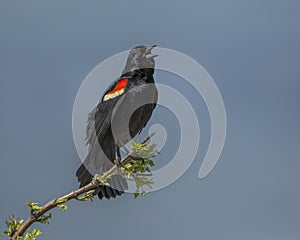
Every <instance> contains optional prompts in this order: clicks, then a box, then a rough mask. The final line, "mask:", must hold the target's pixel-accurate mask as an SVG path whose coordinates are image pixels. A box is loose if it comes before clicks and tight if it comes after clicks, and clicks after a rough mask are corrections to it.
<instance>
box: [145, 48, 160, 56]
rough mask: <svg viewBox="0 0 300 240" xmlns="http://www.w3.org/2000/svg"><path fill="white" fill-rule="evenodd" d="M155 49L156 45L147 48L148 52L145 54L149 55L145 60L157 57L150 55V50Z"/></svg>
mask: <svg viewBox="0 0 300 240" xmlns="http://www.w3.org/2000/svg"><path fill="white" fill-rule="evenodd" d="M155 47H156V45H153V46H150V47H148V51H147V52H149V53H148V54H147V55H146V58H155V57H157V56H158V55H157V54H152V53H151V50H152V49H153V48H155Z"/></svg>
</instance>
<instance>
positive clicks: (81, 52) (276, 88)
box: [0, 0, 300, 240]
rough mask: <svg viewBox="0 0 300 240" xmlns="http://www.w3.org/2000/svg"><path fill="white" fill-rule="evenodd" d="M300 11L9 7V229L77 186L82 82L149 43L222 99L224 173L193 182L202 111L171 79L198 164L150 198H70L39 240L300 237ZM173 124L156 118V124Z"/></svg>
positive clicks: (5, 168) (69, 4)
mask: <svg viewBox="0 0 300 240" xmlns="http://www.w3.org/2000/svg"><path fill="white" fill-rule="evenodd" d="M299 10H300V4H299V1H296V0H295V1H293V0H290V1H285V2H284V1H271V0H265V1H259V0H253V1H233V0H231V1H216V0H210V1H208V0H207V1H147V2H146V1H145V2H142V1H130V2H129V1H128V2H126V1H106V2H104V1H75V0H72V1H71V0H70V1H65V0H64V1H62V0H59V1H58V0H56V1H38V0H35V1H32V0H28V1H11V0H2V1H1V3H0V110H1V118H0V123H1V124H0V133H1V135H0V136H1V137H0V159H1V168H0V182H1V185H0V186H1V187H0V192H1V198H0V199H1V204H0V221H1V223H0V226H1V229H4V221H5V220H6V219H7V218H8V217H9V215H11V214H13V213H14V214H16V215H17V216H18V217H23V218H24V217H26V216H27V215H28V209H27V207H26V206H25V203H26V201H29V200H32V201H39V202H40V203H44V202H46V201H47V200H49V199H51V198H53V197H55V196H59V195H61V194H63V193H66V192H68V191H70V190H72V189H74V188H76V187H77V182H76V178H75V176H74V172H75V170H76V168H77V166H78V165H79V163H80V160H79V158H78V156H77V153H76V150H75V147H74V144H73V139H72V130H71V116H72V107H73V101H74V99H75V96H76V92H77V90H78V88H79V86H80V84H81V82H82V81H83V79H84V78H85V76H86V75H87V74H88V73H89V72H90V71H91V70H92V69H93V68H94V67H95V66H96V65H97V64H98V63H100V62H101V61H102V60H104V59H105V58H107V57H109V56H112V55H113V54H116V53H118V52H120V51H123V50H126V49H129V48H130V47H132V46H135V45H138V44H141V43H144V44H153V43H155V44H158V45H159V46H161V47H167V48H171V49H175V50H178V51H181V52H184V53H186V54H188V55H189V56H191V57H193V58H194V59H196V60H197V61H198V62H200V63H201V64H202V65H203V66H204V67H205V68H206V69H207V70H208V71H209V73H210V74H211V75H212V77H213V78H214V80H215V82H216V84H217V85H218V87H219V89H220V92H221V94H222V96H223V99H224V102H225V106H226V111H227V116H228V135H227V141H226V144H225V148H224V151H223V153H222V155H221V158H220V160H219V162H218V164H217V166H216V168H215V169H214V170H213V172H212V173H211V174H210V175H209V176H208V177H207V178H205V179H204V180H199V179H197V174H198V171H199V167H200V164H201V161H200V160H201V159H203V156H204V154H205V150H206V148H207V145H208V140H209V118H208V113H207V109H206V108H205V105H204V103H203V101H202V99H201V98H200V97H199V96H198V95H197V94H196V92H195V91H194V90H193V89H192V88H191V87H190V86H188V85H187V84H185V83H184V82H183V81H180V79H179V80H178V81H177V80H176V78H175V77H174V80H173V82H172V83H171V84H172V85H174V86H175V87H176V88H178V89H181V90H182V92H183V93H184V94H185V95H187V97H188V98H189V100H190V101H191V103H192V104H193V105H194V106H195V110H196V112H197V114H198V116H199V118H200V122H201V130H202V133H203V135H202V137H203V138H202V140H203V141H202V145H201V147H200V149H199V152H198V155H197V159H196V161H195V162H194V163H193V165H192V167H191V168H190V169H189V170H188V171H187V172H186V174H185V175H184V176H183V177H182V178H180V179H179V180H178V181H177V182H175V183H174V184H172V185H171V186H169V187H168V188H166V189H163V190H161V191H158V192H155V193H152V194H149V195H148V196H147V197H145V198H140V199H137V200H134V199H133V197H132V196H131V195H128V194H127V195H126V196H123V197H122V198H118V199H116V200H110V201H95V202H94V203H89V202H86V203H80V202H70V204H69V210H68V211H67V212H65V213H59V212H58V211H55V213H54V217H53V219H52V221H51V224H50V225H47V226H42V227H41V228H42V231H43V232H44V233H43V236H42V237H41V239H117V238H123V239H141V238H142V239H207V240H216V239H251V240H253V239H264V240H265V239H272V240H275V239H280V240H281V239H285V240H289V239H299V237H300V230H299V227H300V207H299V202H300V193H299V182H300V175H299V172H298V171H299V170H300V169H299V167H300V163H299V155H300V149H299V137H300V131H299V130H300V128H299V125H298V124H299V122H300V114H299V107H298V104H299V102H300V98H299V86H300V84H299V80H300V68H299V53H300V31H299V22H300V15H299ZM156 78H157V81H158V82H163V81H164V78H165V79H167V80H170V81H172V79H171V77H170V76H169V75H168V74H166V73H157V76H156ZM102 91H103V89H99V94H100V93H101V92H102ZM160 110H161V111H160ZM170 116H171V115H170V114H167V113H166V112H165V111H163V110H162V109H158V111H157V112H156V113H155V115H154V116H153V119H152V122H153V123H156V122H160V123H163V122H164V121H167V120H169V118H172V116H171V117H170ZM173 122H174V121H173ZM168 126H169V128H170V125H168ZM171 126H172V125H171ZM174 126H176V128H175V129H177V125H176V122H174ZM170 134H173V133H170ZM175 135H176V134H175ZM175 135H174V136H175ZM171 139H173V137H172V138H169V141H168V145H167V146H166V147H165V149H164V151H163V153H162V156H160V157H159V158H158V159H157V161H167V160H168V158H169V157H170V156H172V154H173V153H174V152H173V151H172V148H173V149H174V148H176V147H177V146H178V141H177V140H178V138H176V137H174V139H175V140H171ZM191 144H192V143H191ZM35 227H39V226H35Z"/></svg>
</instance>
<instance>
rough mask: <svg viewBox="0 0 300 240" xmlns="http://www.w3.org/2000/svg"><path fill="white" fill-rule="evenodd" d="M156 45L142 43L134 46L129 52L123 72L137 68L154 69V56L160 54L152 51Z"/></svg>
mask: <svg viewBox="0 0 300 240" xmlns="http://www.w3.org/2000/svg"><path fill="white" fill-rule="evenodd" d="M154 47H156V45H153V46H144V45H141V46H136V47H134V48H132V49H131V50H130V52H129V55H128V58H127V62H126V66H125V69H124V71H123V74H125V73H127V72H130V71H133V70H137V69H148V70H150V71H154V67H155V61H154V58H155V57H157V56H158V55H156V54H152V53H151V50H152V49H153V48H154Z"/></svg>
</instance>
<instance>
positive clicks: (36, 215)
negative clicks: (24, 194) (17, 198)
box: [10, 133, 154, 240]
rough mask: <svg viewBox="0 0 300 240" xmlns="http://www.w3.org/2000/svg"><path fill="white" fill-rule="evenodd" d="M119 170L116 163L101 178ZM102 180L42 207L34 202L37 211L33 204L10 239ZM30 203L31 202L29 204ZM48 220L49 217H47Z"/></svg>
mask: <svg viewBox="0 0 300 240" xmlns="http://www.w3.org/2000/svg"><path fill="white" fill-rule="evenodd" d="M153 135H154V133H152V134H151V135H149V136H148V137H147V138H146V139H145V140H144V141H143V142H142V143H141V144H146V143H147V142H148V141H149V140H150V139H151V137H152V136H153ZM134 154H135V153H134V152H133V151H131V152H129V153H128V154H127V155H126V156H125V157H124V158H123V159H122V160H121V163H122V165H125V164H126V163H128V162H129V161H130V160H131V159H133V156H134ZM117 171H118V167H117V166H116V165H114V166H113V167H112V168H111V169H109V170H108V171H106V172H104V173H103V174H102V175H101V176H100V178H101V179H106V178H108V177H109V176H111V175H112V174H114V173H116V172H117ZM101 184H102V182H101V181H100V180H99V179H97V178H94V179H93V180H92V181H91V182H90V183H89V184H87V185H85V186H84V187H82V188H79V189H77V190H74V191H72V192H70V193H68V194H66V195H64V196H62V197H59V198H55V199H52V200H51V201H49V202H48V203H46V204H45V205H44V206H42V207H38V206H37V205H36V204H34V203H31V204H33V205H34V206H36V207H37V209H36V211H33V208H32V206H33V205H32V206H31V210H32V212H31V214H30V216H29V217H28V218H27V219H26V220H25V221H24V222H22V224H21V226H20V227H18V228H17V230H16V231H15V232H13V233H12V235H11V236H10V240H18V239H19V238H20V237H22V236H23V234H24V233H25V232H26V231H27V230H28V229H29V227H30V226H31V225H32V224H33V223H35V222H41V221H42V218H44V219H45V215H44V214H45V213H47V212H48V211H50V210H51V209H53V208H55V207H58V206H59V205H61V204H63V203H65V202H68V201H70V200H71V199H78V197H79V196H80V195H81V194H84V193H89V192H90V191H92V190H94V189H95V188H96V187H98V186H99V185H101ZM29 205H30V204H29ZM46 220H47V217H46Z"/></svg>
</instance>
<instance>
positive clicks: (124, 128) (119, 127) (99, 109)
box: [76, 45, 157, 199]
mask: <svg viewBox="0 0 300 240" xmlns="http://www.w3.org/2000/svg"><path fill="white" fill-rule="evenodd" d="M155 46H156V45H154V46H137V47H134V48H132V49H131V50H130V52H129V55H128V58H127V62H126V65H125V68H124V70H123V72H122V74H121V76H120V77H119V78H118V79H117V80H116V81H115V82H113V83H112V84H111V86H110V87H109V88H108V89H107V90H106V92H105V93H104V95H103V96H102V99H101V101H100V102H99V104H98V105H97V106H96V107H95V108H94V109H93V110H92V111H91V113H89V115H88V124H87V131H86V141H87V144H88V145H89V149H88V154H87V156H86V159H85V161H84V162H83V163H82V164H81V166H80V167H79V168H78V170H77V172H76V176H77V178H78V181H79V182H80V187H82V186H85V185H87V184H88V183H90V182H91V180H92V178H93V176H94V175H95V174H101V173H102V172H105V171H107V170H109V169H110V168H111V167H112V166H113V164H114V163H116V164H118V165H120V159H121V154H120V148H121V147H122V146H124V145H125V144H126V143H128V142H129V141H130V140H131V139H132V138H133V137H134V136H136V135H137V134H138V133H140V131H141V130H142V129H143V128H144V127H145V126H146V124H147V122H148V121H149V119H150V117H151V115H152V112H153V110H154V108H155V106H156V103H157V89H156V87H155V83H154V78H153V74H154V67H155V62H154V58H155V57H156V56H157V55H154V54H152V53H151V50H152V49H153V48H154V47H155ZM108 183H109V184H110V187H109V186H99V187H97V189H96V191H95V194H98V197H99V198H100V199H102V198H103V197H105V198H107V199H109V198H111V197H112V198H115V197H116V196H119V195H121V194H122V193H124V191H125V190H126V189H127V188H128V186H127V182H126V180H125V179H124V178H123V177H122V176H120V175H114V176H112V177H111V178H110V179H109V180H108Z"/></svg>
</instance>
